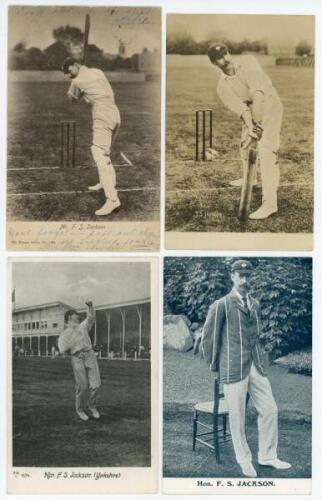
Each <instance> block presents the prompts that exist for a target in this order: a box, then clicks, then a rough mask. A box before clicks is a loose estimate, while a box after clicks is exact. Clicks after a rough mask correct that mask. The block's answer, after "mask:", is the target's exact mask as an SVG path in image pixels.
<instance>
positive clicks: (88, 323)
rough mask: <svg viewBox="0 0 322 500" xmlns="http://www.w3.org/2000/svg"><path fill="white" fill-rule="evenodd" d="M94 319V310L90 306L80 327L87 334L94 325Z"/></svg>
mask: <svg viewBox="0 0 322 500" xmlns="http://www.w3.org/2000/svg"><path fill="white" fill-rule="evenodd" d="M95 319H96V311H95V308H94V306H90V307H89V308H88V310H87V316H86V319H85V320H84V321H83V322H82V323H81V326H82V327H84V328H85V329H86V330H87V331H88V332H89V331H90V330H91V328H92V326H93V325H94V323H95Z"/></svg>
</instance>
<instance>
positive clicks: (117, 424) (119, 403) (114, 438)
mask: <svg viewBox="0 0 322 500" xmlns="http://www.w3.org/2000/svg"><path fill="white" fill-rule="evenodd" d="M99 367H100V373H101V378H102V391H101V398H100V404H99V409H100V412H101V419H100V420H94V419H90V420H89V421H88V422H83V421H81V420H80V419H79V418H78V417H77V415H76V413H75V409H74V377H73V372H72V367H71V361H70V359H69V358H57V359H51V358H46V359H45V358H38V357H35V358H15V359H14V360H13V457H12V464H13V466H17V467H147V466H149V465H150V463H151V453H150V449H151V445H150V444H151V441H150V439H151V438H150V436H151V422H150V364H149V363H148V362H131V361H110V362H109V361H106V360H99Z"/></svg>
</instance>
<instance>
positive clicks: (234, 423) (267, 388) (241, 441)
mask: <svg viewBox="0 0 322 500" xmlns="http://www.w3.org/2000/svg"><path fill="white" fill-rule="evenodd" d="M247 392H248V393H249V395H250V397H251V399H252V401H253V403H254V406H255V408H256V410H257V413H258V418H257V424H258V444H259V449H258V460H259V461H260V462H265V461H269V460H274V459H275V458H276V457H277V439H278V427H277V406H276V403H275V400H274V396H273V393H272V389H271V384H270V382H269V380H268V378H267V377H263V375H261V374H260V373H259V372H258V370H257V369H256V367H255V365H254V363H253V364H252V366H251V369H250V373H249V375H248V376H247V377H246V378H244V379H243V380H241V381H240V382H236V383H232V384H224V394H225V398H226V400H227V405H228V411H229V422H230V431H231V436H232V440H233V446H234V450H235V455H236V460H237V462H238V463H239V464H242V463H247V462H251V461H252V455H251V451H250V449H249V446H248V443H247V440H246V434H245V413H246V396H247Z"/></svg>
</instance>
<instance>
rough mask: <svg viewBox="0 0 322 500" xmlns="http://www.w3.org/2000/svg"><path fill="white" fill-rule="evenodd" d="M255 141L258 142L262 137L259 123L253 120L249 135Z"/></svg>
mask: <svg viewBox="0 0 322 500" xmlns="http://www.w3.org/2000/svg"><path fill="white" fill-rule="evenodd" d="M249 135H250V136H251V137H253V139H255V140H256V141H260V140H261V138H262V135H263V127H262V125H261V124H260V123H259V122H255V121H254V120H253V128H252V133H250V134H249Z"/></svg>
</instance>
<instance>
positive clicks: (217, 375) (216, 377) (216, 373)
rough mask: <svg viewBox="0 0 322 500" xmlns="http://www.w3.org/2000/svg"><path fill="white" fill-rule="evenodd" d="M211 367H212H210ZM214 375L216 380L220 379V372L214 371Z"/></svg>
mask: <svg viewBox="0 0 322 500" xmlns="http://www.w3.org/2000/svg"><path fill="white" fill-rule="evenodd" d="M210 369H211V367H210ZM213 376H214V379H215V380H219V372H213Z"/></svg>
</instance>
